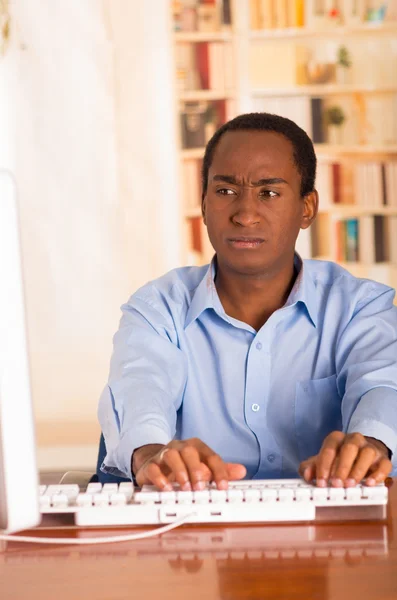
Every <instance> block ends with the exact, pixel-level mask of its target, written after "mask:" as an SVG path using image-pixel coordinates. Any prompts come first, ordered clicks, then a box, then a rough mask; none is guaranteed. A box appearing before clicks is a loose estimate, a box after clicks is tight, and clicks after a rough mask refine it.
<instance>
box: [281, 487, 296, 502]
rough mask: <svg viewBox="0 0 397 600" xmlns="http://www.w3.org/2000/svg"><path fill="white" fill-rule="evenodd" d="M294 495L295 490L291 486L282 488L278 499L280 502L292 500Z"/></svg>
mask: <svg viewBox="0 0 397 600" xmlns="http://www.w3.org/2000/svg"><path fill="white" fill-rule="evenodd" d="M294 496H295V494H294V490H293V489H291V488H280V489H279V490H278V499H279V501H280V502H292V501H293V499H294Z"/></svg>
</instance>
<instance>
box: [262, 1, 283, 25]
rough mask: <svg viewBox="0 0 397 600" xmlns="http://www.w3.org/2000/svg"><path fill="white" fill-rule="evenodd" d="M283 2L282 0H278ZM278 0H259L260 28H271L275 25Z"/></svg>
mask: <svg viewBox="0 0 397 600" xmlns="http://www.w3.org/2000/svg"><path fill="white" fill-rule="evenodd" d="M280 1H281V2H283V0H280ZM278 2H279V0H260V1H259V19H260V27H261V29H273V28H274V27H277V25H276V14H275V13H276V8H275V7H276V5H277V3H278Z"/></svg>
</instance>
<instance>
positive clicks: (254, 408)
mask: <svg viewBox="0 0 397 600" xmlns="http://www.w3.org/2000/svg"><path fill="white" fill-rule="evenodd" d="M251 408H252V410H253V411H254V412H258V410H259V409H260V406H259V404H253V405H252V406H251Z"/></svg>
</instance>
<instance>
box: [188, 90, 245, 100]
mask: <svg viewBox="0 0 397 600" xmlns="http://www.w3.org/2000/svg"><path fill="white" fill-rule="evenodd" d="M234 97H235V93H234V92H232V91H229V92H226V91H218V90H192V91H189V92H181V93H180V94H179V95H178V99H179V100H181V101H183V102H189V101H195V100H228V99H230V98H234Z"/></svg>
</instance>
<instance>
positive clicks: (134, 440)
mask: <svg viewBox="0 0 397 600" xmlns="http://www.w3.org/2000/svg"><path fill="white" fill-rule="evenodd" d="M171 440H172V438H171V437H170V436H169V434H168V433H167V432H166V431H164V430H163V429H160V427H156V426H153V425H144V426H142V425H140V426H139V429H136V430H135V429H130V430H128V431H126V432H125V434H124V435H123V436H122V438H121V439H120V442H119V444H118V446H117V449H116V451H115V455H116V460H117V467H118V469H119V471H121V472H122V473H124V476H125V474H127V476H128V477H129V478H130V479H131V480H132V479H133V477H134V476H133V474H132V471H131V458H132V454H133V452H134V450H136V449H137V448H140V447H141V446H145V445H146V444H164V445H165V444H168V443H169V442H170V441H171Z"/></svg>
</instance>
